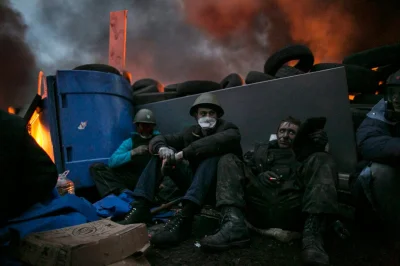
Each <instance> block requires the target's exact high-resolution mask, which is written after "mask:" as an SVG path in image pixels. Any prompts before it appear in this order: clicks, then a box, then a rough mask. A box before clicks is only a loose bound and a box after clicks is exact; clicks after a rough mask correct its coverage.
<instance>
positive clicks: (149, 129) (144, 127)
mask: <svg viewBox="0 0 400 266" xmlns="http://www.w3.org/2000/svg"><path fill="white" fill-rule="evenodd" d="M154 127H155V125H154V124H147V123H137V124H136V129H137V132H138V133H139V134H140V135H141V136H142V137H144V138H148V137H151V136H152V135H153V130H154Z"/></svg>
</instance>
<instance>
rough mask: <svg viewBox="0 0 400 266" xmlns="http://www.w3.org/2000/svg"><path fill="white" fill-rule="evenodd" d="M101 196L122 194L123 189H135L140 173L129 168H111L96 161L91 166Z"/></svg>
mask: <svg viewBox="0 0 400 266" xmlns="http://www.w3.org/2000/svg"><path fill="white" fill-rule="evenodd" d="M89 171H90V175H91V176H92V178H93V181H94V183H95V184H96V187H97V190H98V191H99V193H100V196H101V197H102V198H103V197H105V196H107V195H109V194H117V195H118V194H120V193H121V192H122V191H123V190H125V189H129V190H133V189H134V188H135V186H136V183H137V182H138V174H136V173H135V172H134V171H132V170H129V168H127V167H125V168H123V167H121V168H110V167H108V166H107V165H105V164H103V163H96V164H93V165H91V166H90V168H89Z"/></svg>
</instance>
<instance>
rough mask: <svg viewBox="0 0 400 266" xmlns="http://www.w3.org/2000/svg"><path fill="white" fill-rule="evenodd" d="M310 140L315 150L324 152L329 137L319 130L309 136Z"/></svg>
mask: <svg viewBox="0 0 400 266" xmlns="http://www.w3.org/2000/svg"><path fill="white" fill-rule="evenodd" d="M308 138H309V139H310V140H311V141H312V142H313V144H314V147H315V149H316V150H318V151H324V150H325V146H326V144H328V135H327V134H326V131H325V130H318V131H315V132H313V133H311V134H308Z"/></svg>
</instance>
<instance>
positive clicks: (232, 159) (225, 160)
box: [218, 153, 240, 166]
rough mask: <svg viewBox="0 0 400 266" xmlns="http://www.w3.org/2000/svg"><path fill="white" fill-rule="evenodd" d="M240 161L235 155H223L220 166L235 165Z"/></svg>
mask: <svg viewBox="0 0 400 266" xmlns="http://www.w3.org/2000/svg"><path fill="white" fill-rule="evenodd" d="M238 161H240V160H239V158H238V157H237V156H236V155H235V154H233V153H228V154H225V155H223V156H222V157H221V158H220V159H219V164H218V165H219V166H225V165H233V164H235V163H237V162H238Z"/></svg>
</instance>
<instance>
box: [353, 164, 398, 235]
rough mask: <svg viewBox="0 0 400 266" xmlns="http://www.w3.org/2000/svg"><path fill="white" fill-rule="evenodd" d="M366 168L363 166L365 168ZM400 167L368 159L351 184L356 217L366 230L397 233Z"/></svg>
mask: <svg viewBox="0 0 400 266" xmlns="http://www.w3.org/2000/svg"><path fill="white" fill-rule="evenodd" d="M366 170H367V169H366ZM399 189H400V169H397V168H393V167H391V166H388V165H384V164H379V163H372V164H371V165H370V166H369V169H368V170H367V171H363V172H362V173H361V174H360V176H359V177H358V178H357V179H356V180H355V182H354V184H353V186H352V195H353V197H354V199H355V207H356V218H357V220H358V222H359V223H360V224H361V225H362V226H363V227H364V228H365V229H368V231H380V229H382V228H383V229H384V230H387V231H389V232H390V235H391V236H395V237H397V238H398V237H399V236H400V193H399Z"/></svg>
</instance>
